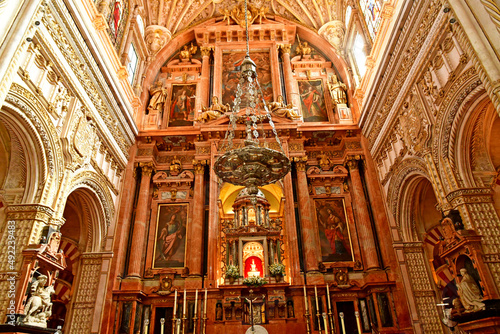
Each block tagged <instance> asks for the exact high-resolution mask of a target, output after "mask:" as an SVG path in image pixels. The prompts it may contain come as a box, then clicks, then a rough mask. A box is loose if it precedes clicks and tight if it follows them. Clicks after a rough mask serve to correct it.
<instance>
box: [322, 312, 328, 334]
mask: <svg viewBox="0 0 500 334" xmlns="http://www.w3.org/2000/svg"><path fill="white" fill-rule="evenodd" d="M321 315H322V316H323V324H324V325H325V333H328V320H327V319H326V313H325V312H323V314H321Z"/></svg>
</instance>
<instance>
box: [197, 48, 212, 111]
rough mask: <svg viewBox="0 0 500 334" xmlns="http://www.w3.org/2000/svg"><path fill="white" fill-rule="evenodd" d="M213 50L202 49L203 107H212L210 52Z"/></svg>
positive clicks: (201, 93)
mask: <svg viewBox="0 0 500 334" xmlns="http://www.w3.org/2000/svg"><path fill="white" fill-rule="evenodd" d="M211 50H212V48H210V47H204V46H202V47H201V48H200V51H201V56H202V61H201V79H200V98H201V105H202V106H206V107H208V106H209V105H210V96H208V93H209V92H210V62H209V59H210V51H211Z"/></svg>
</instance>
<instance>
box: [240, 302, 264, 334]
mask: <svg viewBox="0 0 500 334" xmlns="http://www.w3.org/2000/svg"><path fill="white" fill-rule="evenodd" d="M265 298H266V296H265V295H262V299H265ZM257 299H259V297H255V298H254V299H251V300H250V299H248V298H245V300H246V301H247V303H249V304H250V325H251V326H252V333H254V332H255V329H254V327H253V325H254V324H253V322H254V319H253V304H254V303H255V302H256V301H257Z"/></svg>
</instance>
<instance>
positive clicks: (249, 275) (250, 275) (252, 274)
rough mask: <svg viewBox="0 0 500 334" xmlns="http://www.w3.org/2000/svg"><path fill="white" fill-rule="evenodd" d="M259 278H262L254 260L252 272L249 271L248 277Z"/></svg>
mask: <svg viewBox="0 0 500 334" xmlns="http://www.w3.org/2000/svg"><path fill="white" fill-rule="evenodd" d="M258 276H260V271H258V270H257V265H256V264H255V259H252V263H250V270H249V271H248V277H258Z"/></svg>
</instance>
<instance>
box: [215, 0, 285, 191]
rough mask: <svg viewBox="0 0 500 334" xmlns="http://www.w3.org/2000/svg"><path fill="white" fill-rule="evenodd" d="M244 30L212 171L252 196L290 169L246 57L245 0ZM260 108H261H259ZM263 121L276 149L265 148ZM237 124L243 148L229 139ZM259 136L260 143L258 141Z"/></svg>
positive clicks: (247, 49)
mask: <svg viewBox="0 0 500 334" xmlns="http://www.w3.org/2000/svg"><path fill="white" fill-rule="evenodd" d="M245 30H246V55H245V59H244V60H243V62H242V63H241V70H240V80H239V83H238V86H237V89H236V97H235V99H234V101H233V107H232V109H231V112H230V113H229V127H228V130H227V132H226V136H225V138H224V142H223V144H222V145H221V147H220V151H222V152H224V151H225V153H224V154H223V155H221V156H220V157H218V158H217V160H216V161H215V164H214V171H215V174H217V176H218V177H219V178H220V179H222V180H223V181H225V182H229V183H232V184H235V185H241V186H245V187H246V188H247V189H248V194H250V195H254V196H255V195H256V194H257V192H258V187H261V186H264V185H266V184H271V183H274V182H276V181H278V180H281V179H282V178H283V177H284V176H285V175H286V174H287V173H288V172H289V171H290V160H289V159H288V157H287V156H286V155H285V152H284V150H283V146H282V145H281V141H280V139H279V137H278V133H277V132H276V128H275V127H274V123H273V120H272V118H271V114H270V112H269V109H268V108H267V105H266V103H265V101H264V98H263V96H264V94H262V90H261V88H260V85H259V81H258V80H257V65H256V64H255V62H254V61H253V60H252V59H251V58H250V50H249V43H248V40H249V38H248V7H247V0H245ZM259 96H260V100H259ZM261 107H262V109H263V111H261V110H260V109H261ZM243 110H244V111H243ZM240 111H241V113H240ZM264 120H268V121H269V125H270V127H271V130H272V133H273V134H274V137H275V140H276V142H277V144H278V146H279V149H280V150H279V151H278V150H274V149H271V148H269V147H268V141H267V140H266V132H265V131H264V125H263V121H264ZM237 123H240V124H241V123H243V124H245V132H246V138H245V140H244V145H243V147H238V148H235V146H234V143H233V139H234V137H235V131H236V124H237ZM261 135H262V138H263V140H262V142H261V141H260V140H259V137H260V136H261Z"/></svg>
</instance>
